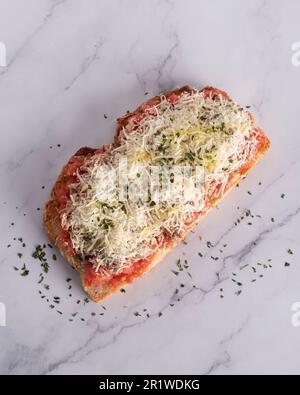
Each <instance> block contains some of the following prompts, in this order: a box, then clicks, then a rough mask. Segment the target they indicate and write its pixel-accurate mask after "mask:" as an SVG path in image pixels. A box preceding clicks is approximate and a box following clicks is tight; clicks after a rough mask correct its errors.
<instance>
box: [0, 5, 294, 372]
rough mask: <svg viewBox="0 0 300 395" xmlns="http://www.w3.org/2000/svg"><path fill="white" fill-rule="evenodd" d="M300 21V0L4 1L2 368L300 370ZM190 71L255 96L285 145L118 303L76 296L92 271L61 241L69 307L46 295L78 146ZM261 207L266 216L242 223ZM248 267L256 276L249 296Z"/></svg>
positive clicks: (57, 266)
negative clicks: (45, 258) (51, 197)
mask: <svg viewBox="0 0 300 395" xmlns="http://www.w3.org/2000/svg"><path fill="white" fill-rule="evenodd" d="M299 18H300V2H299V0H289V1H283V0H265V1H262V0H244V1H238V0H228V1H226V2H225V1H221V0H210V1H208V0H186V1H184V0H165V1H163V0H160V1H159V0H157V1H156V0H74V1H73V0H72V1H71V0H27V1H26V2H25V1H21V0H0V41H2V42H4V43H5V44H6V47H7V67H6V68H3V67H2V68H0V125H1V126H0V135H1V146H0V179H1V183H0V196H1V206H0V207H1V208H0V210H1V211H0V215H1V229H0V240H1V247H0V302H2V303H5V305H6V310H7V326H6V327H0V350H1V352H0V373H9V374H16V373H26V374H27V373H29V374H32V373H38V374H45V373H48V374H64V373H71V374H79V373H81V374H87V373H92V374H108V373H110V374H117V373H119V374H126V373H127V374H129V373H130V374H134V373H145V374H148V373H161V374H162V373H177V374H184V373H186V374H187V373H195V374H206V373H210V374H242V373H246V374H247V373H248V374H249V373H271V374H275V373H298V374H299V373H300V328H296V327H293V326H292V324H291V317H292V311H291V306H292V305H293V303H295V302H299V301H300V266H299V256H300V247H299V241H300V236H299V226H300V202H299V193H300V187H299V177H300V162H299V150H300V117H299V113H300V112H299V110H300V108H299V104H300V103H299V98H300V67H295V66H293V65H292V60H291V59H292V50H291V46H292V44H293V43H294V42H299V41H300V28H299ZM186 83H188V84H191V85H194V86H198V87H202V86H205V85H214V86H217V87H219V88H223V89H225V90H227V91H228V92H229V93H230V94H231V95H232V96H233V97H234V98H235V99H236V100H238V101H239V102H241V103H242V104H244V105H251V106H252V110H253V112H254V113H255V115H256V116H257V118H258V121H259V124H260V125H261V126H262V127H263V128H264V129H265V130H266V131H267V133H268V134H269V136H270V138H271V140H272V142H273V146H272V150H271V151H270V153H269V154H268V155H267V157H266V158H265V159H264V160H263V161H262V162H261V163H260V164H259V166H258V167H257V168H256V169H255V170H254V171H253V172H252V173H251V175H250V176H249V177H248V178H247V180H246V181H244V182H243V183H242V184H241V186H240V188H239V189H236V190H235V191H234V192H233V193H232V194H231V196H230V198H228V199H227V200H225V201H224V202H223V203H222V204H221V205H220V207H219V209H218V210H215V211H214V212H213V213H211V214H210V215H209V216H208V217H207V218H206V219H205V220H203V221H202V223H201V224H200V226H199V227H198V228H197V231H196V232H195V233H194V234H192V235H191V236H190V237H189V238H188V240H187V241H188V244H187V245H182V246H181V247H179V248H178V249H177V250H176V251H174V252H173V253H172V254H171V255H170V256H169V257H168V258H167V259H166V260H165V261H164V263H163V264H161V265H160V266H159V267H158V268H157V269H156V270H155V271H153V272H152V273H150V274H149V275H147V276H146V277H145V278H144V279H142V280H140V281H138V282H136V283H135V284H134V285H133V286H132V287H130V288H129V289H128V291H127V293H126V294H118V295H116V296H114V297H112V298H110V299H108V300H107V301H106V302H105V303H104V304H103V305H104V307H105V308H106V310H104V309H103V307H101V306H97V305H92V303H89V304H88V305H85V306H83V303H82V302H81V303H80V304H79V305H77V304H76V300H77V299H80V300H82V299H83V298H84V297H85V295H84V294H83V291H82V290H81V288H80V286H79V280H78V278H77V276H76V274H75V273H73V271H72V270H71V269H70V268H69V267H68V265H66V264H65V263H64V262H63V259H61V258H58V260H57V261H56V262H53V261H52V259H51V251H50V250H49V253H50V255H49V256H50V259H49V262H50V263H51V265H50V272H49V274H48V275H47V276H46V279H45V283H47V284H49V285H50V290H49V291H46V290H43V292H45V293H46V294H47V295H49V296H50V297H53V296H56V295H58V296H60V297H61V298H62V302H61V304H60V305H59V306H58V308H59V309H60V310H61V311H62V312H63V315H62V316H61V315H59V314H58V313H57V312H56V311H55V310H56V309H54V310H51V309H50V308H49V307H48V303H47V302H46V301H45V300H42V299H40V295H39V294H38V291H39V289H43V288H42V285H38V284H37V281H38V275H39V273H40V268H39V264H38V263H37V262H36V261H34V260H33V259H32V258H31V253H32V250H33V248H34V246H35V245H36V244H39V243H44V242H46V237H45V235H44V232H43V228H42V211H38V210H37V208H38V207H42V206H43V205H44V203H45V201H46V199H47V197H48V194H49V191H50V188H51V185H52V183H53V182H54V180H55V178H56V176H57V174H58V171H59V169H60V168H61V166H62V165H63V163H64V162H65V161H66V159H67V158H68V157H69V156H70V155H71V154H72V153H73V152H74V151H75V150H76V149H77V148H79V147H81V146H84V145H88V146H92V147H95V146H96V147H97V146H100V145H102V144H103V143H108V142H110V141H111V139H112V135H113V130H114V125H115V119H116V118H117V117H118V116H119V115H122V114H123V113H124V112H126V110H127V109H134V107H135V106H136V105H138V104H139V103H140V102H141V101H142V100H144V98H145V92H149V95H153V94H157V93H158V92H160V91H161V90H164V89H168V88H173V87H176V86H180V85H182V84H186ZM104 114H106V115H107V119H105V117H104ZM57 144H61V147H57ZM50 146H53V148H52V149H51V148H50ZM259 182H261V183H262V185H259ZM43 185H44V186H45V189H42V186H43ZM248 191H251V193H252V195H250V194H249V193H248ZM283 193H284V194H285V195H286V196H285V198H284V199H282V198H281V195H282V194H283ZM237 206H239V207H240V209H239V210H238V209H237ZM246 209H251V211H252V212H253V214H254V215H261V216H262V218H259V217H256V216H255V218H253V219H251V222H252V223H253V225H252V226H250V225H248V224H247V223H248V222H250V220H249V218H246V219H245V220H244V221H242V223H241V224H239V225H238V226H237V227H236V226H234V222H235V221H236V219H237V218H238V217H239V216H241V215H242V212H243V210H246ZM24 214H26V216H24ZM271 218H274V222H272V220H271ZM12 222H14V225H11V223H12ZM199 235H202V237H203V240H202V241H201V240H200V239H199ZM14 237H16V238H18V237H23V238H24V241H25V242H26V248H22V246H21V244H20V243H19V242H18V241H14V240H13V238H14ZM207 241H211V242H212V243H213V244H214V245H215V247H213V248H210V249H209V248H207V246H206V242H207ZM8 244H11V245H12V246H11V247H10V248H7V245H8ZM224 244H228V246H227V247H226V248H223V247H222V246H223V245H224ZM220 249H223V253H221V252H220V251H219V250H220ZM288 249H292V251H293V252H294V254H293V255H289V254H288V253H287V250H288ZM199 251H201V252H202V253H203V254H204V257H203V258H202V259H201V258H200V257H199V256H198V252H199ZM19 252H21V253H23V256H22V258H21V259H20V258H19V257H18V256H17V253H19ZM183 254H185V255H183ZM211 256H219V257H220V259H219V260H218V261H214V260H212V259H211V258H210V257H211ZM178 257H181V258H183V259H187V260H188V262H189V265H190V268H189V270H190V272H191V274H192V279H191V278H190V277H189V276H188V275H187V274H186V273H182V274H181V275H180V276H175V275H174V274H173V273H172V272H171V270H172V269H175V268H176V266H175V262H176V260H177V259H178ZM268 259H272V263H271V264H272V266H273V267H272V269H263V268H259V269H258V273H257V274H254V273H253V271H252V269H251V267H250V266H252V265H257V263H258V262H260V263H268ZM286 261H288V262H290V264H291V266H290V267H284V263H285V262H286ZM23 262H25V263H26V265H27V267H28V268H29V269H30V274H29V275H28V276H27V277H24V278H23V277H21V276H20V274H19V272H15V271H14V270H13V266H18V267H20V266H21V265H22V264H23ZM246 264H248V265H250V266H249V267H247V268H246V269H244V270H243V271H240V269H239V267H240V266H243V265H246ZM233 271H234V272H236V273H237V274H238V281H242V282H243V287H242V290H243V292H242V294H241V295H240V296H237V295H235V292H236V290H237V289H238V288H239V287H238V286H236V285H235V284H234V283H233V282H232V280H231V279H232V278H234V276H233V275H232V274H231V273H232V272H233ZM261 273H263V274H264V278H259V274H261ZM68 277H72V278H73V281H72V284H73V289H72V295H73V297H72V298H69V297H68V293H69V292H70V291H68V290H67V283H66V282H65V279H66V278H68ZM253 278H257V279H258V280H257V282H256V283H251V281H252V279H253ZM180 284H184V285H185V287H184V288H181V287H180ZM193 285H195V288H193ZM176 288H178V289H179V294H178V295H175V289H176ZM220 288H223V289H224V291H223V294H224V296H225V297H224V299H221V298H220ZM178 297H179V298H180V300H181V301H180V302H177V301H176V300H177V298H178ZM174 301H175V302H174ZM173 302H174V303H175V306H174V307H170V306H169V304H170V303H171V304H172V303H173ZM145 308H147V309H148V310H147V312H149V315H150V318H147V317H146V312H143V309H145ZM76 311H78V312H79V317H76V319H75V320H74V322H69V321H68V319H69V318H70V316H71V314H72V313H74V312H76ZM93 311H94V312H96V313H97V315H96V316H95V317H92V316H91V312H93ZM136 311H138V312H140V314H141V316H135V314H134V313H135V312H136ZM159 312H162V313H163V315H162V316H161V317H159V316H158V313H159ZM100 313H104V315H103V316H100V315H99V314H100ZM80 317H83V318H85V319H86V320H85V321H81V320H80Z"/></svg>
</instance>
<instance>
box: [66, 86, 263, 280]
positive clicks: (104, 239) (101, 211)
mask: <svg viewBox="0 0 300 395" xmlns="http://www.w3.org/2000/svg"><path fill="white" fill-rule="evenodd" d="M252 129H253V121H252V118H251V117H250V115H249V113H248V112H247V111H245V110H244V109H242V108H241V107H239V106H238V105H237V104H236V103H235V102H232V101H228V100H225V99H224V98H222V97H220V99H219V100H213V99H212V98H210V97H208V98H205V97H204V95H203V94H202V93H201V92H199V91H195V92H193V93H192V94H188V93H183V94H182V95H181V96H180V98H179V100H178V102H176V103H175V104H171V103H169V102H168V100H167V99H166V98H165V97H164V96H161V99H160V103H159V104H157V105H156V106H154V107H151V108H149V109H148V110H147V111H146V114H145V116H144V117H143V118H142V120H139V122H135V120H134V119H131V120H130V121H129V122H128V124H127V126H126V128H124V129H123V130H122V133H121V143H120V145H119V146H118V147H113V146H111V147H110V149H108V150H107V151H106V152H105V153H104V154H98V155H95V156H93V157H92V158H91V159H89V160H87V161H86V163H85V164H84V166H83V167H82V168H81V169H80V172H78V183H77V184H75V185H72V188H71V194H70V196H71V199H70V203H69V204H68V206H67V209H66V210H65V212H64V213H63V216H62V226H63V228H64V229H66V230H67V231H68V232H69V233H70V236H71V240H72V244H73V247H74V249H75V251H76V253H77V254H80V255H81V256H82V258H83V259H87V258H88V259H89V261H90V262H92V263H93V264H94V266H95V268H96V270H100V269H101V270H103V271H107V272H109V273H118V272H120V271H122V270H123V269H124V268H125V267H126V266H128V265H130V264H131V263H132V262H134V261H137V260H139V259H145V258H147V257H149V256H151V254H153V253H154V252H156V251H157V249H158V248H160V249H162V248H165V247H164V243H163V238H164V236H165V235H167V236H169V237H171V238H173V239H174V238H177V237H180V236H181V235H182V234H183V232H184V231H185V230H186V228H187V225H186V224H187V223H188V222H191V221H193V218H194V216H193V213H194V212H195V211H197V212H200V211H201V210H202V209H203V208H205V206H206V203H207V202H206V200H207V199H208V198H211V197H212V196H213V195H214V193H216V192H215V191H216V187H217V186H220V185H221V191H220V190H219V192H218V193H223V192H224V188H225V186H226V183H227V181H228V177H229V175H230V174H231V173H232V172H234V171H235V170H237V169H239V168H240V167H241V166H242V165H243V164H244V163H245V162H246V161H247V160H249V158H250V157H251V156H252V155H253V147H254V144H253V142H254V138H255V137H253V133H252V134H250V132H251V130H252ZM251 136H252V137H251ZM182 167H185V168H187V169H189V171H191V172H192V174H194V175H195V169H201V170H202V171H203V172H204V174H205V178H204V179H203V178H201V179H200V183H198V184H197V189H196V192H197V193H196V195H195V193H194V192H195V182H194V178H192V177H191V176H190V177H188V178H187V179H184V180H182V178H180V177H181V176H180V171H178V174H177V171H176V169H181V168H182ZM122 168H123V170H124V169H127V170H128V171H127V175H126V177H125V176H124V177H125V179H124V180H125V181H126V182H128V185H129V188H130V191H131V192H134V191H138V190H140V192H141V194H139V195H138V198H136V199H132V198H131V199H127V200H126V199H124V196H125V197H126V188H125V189H123V190H122V189H121V190H118V188H117V186H118V183H121V181H122V177H123V176H122V174H123V173H122V171H120V169H122ZM162 168H163V169H164V171H166V169H167V170H168V169H169V170H170V171H171V173H173V174H172V177H173V182H169V181H168V180H170V177H169V176H170V173H169V174H167V177H166V180H167V182H166V183H165V184H162V179H163V178H162V176H158V177H160V178H156V179H158V180H160V181H159V187H160V188H162V186H163V187H164V193H165V195H164V196H166V197H170V196H172V199H171V201H170V199H160V200H159V201H155V198H154V197H153V196H154V195H153V194H152V196H150V197H149V188H150V187H149V186H151V185H152V184H153V177H154V175H155V171H158V170H157V169H159V170H161V169H162ZM158 173H159V171H158ZM124 180H123V181H124ZM182 182H184V183H183V184H182ZM182 185H183V189H184V199H182ZM150 189H151V188H150ZM130 197H131V196H130Z"/></svg>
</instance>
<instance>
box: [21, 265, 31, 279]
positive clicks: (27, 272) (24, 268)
mask: <svg viewBox="0 0 300 395" xmlns="http://www.w3.org/2000/svg"><path fill="white" fill-rule="evenodd" d="M28 274H29V270H28V269H27V267H26V265H25V263H24V265H23V266H22V269H21V276H22V277H26V276H28Z"/></svg>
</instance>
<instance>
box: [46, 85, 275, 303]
mask: <svg viewBox="0 0 300 395" xmlns="http://www.w3.org/2000/svg"><path fill="white" fill-rule="evenodd" d="M193 91H194V89H192V88H190V87H189V86H184V87H182V88H179V89H176V90H173V91H169V92H165V93H162V94H160V95H158V96H155V97H153V98H151V99H150V100H148V101H146V102H145V103H143V104H142V105H140V106H139V107H138V108H137V109H136V110H135V111H133V112H131V113H129V114H126V115H125V116H124V117H121V118H119V119H118V120H117V128H116V135H115V139H114V144H113V146H118V145H119V144H120V140H121V133H122V130H123V128H124V127H125V126H126V125H127V124H128V122H130V120H131V119H132V118H133V117H135V116H136V115H138V114H140V113H142V112H144V111H145V109H146V108H149V107H150V106H152V105H155V104H158V103H159V101H160V98H161V96H162V95H164V96H165V97H166V98H168V97H170V96H171V95H173V94H176V95H180V94H181V93H183V92H187V93H192V92H193ZM202 91H206V92H207V93H208V94H210V95H213V97H214V95H215V96H218V95H222V96H223V97H224V98H226V99H227V100H231V99H230V97H229V96H228V95H227V93H226V92H224V91H220V90H218V89H215V88H211V87H208V88H204V89H203V90H202ZM249 116H250V117H251V119H252V121H253V122H254V118H253V116H252V114H250V113H249ZM269 148H270V141H269V140H268V138H267V137H265V140H264V142H263V144H262V145H261V146H260V149H259V150H258V151H257V152H256V155H255V157H254V158H253V159H252V160H251V161H249V163H248V164H247V165H246V166H244V167H243V169H242V171H240V172H239V173H237V174H235V175H234V176H233V178H232V179H231V182H230V185H229V186H228V189H227V192H226V193H225V195H227V194H228V193H229V192H230V190H232V188H234V187H235V186H236V185H237V184H238V183H239V182H240V181H241V179H242V178H244V177H245V175H246V174H247V173H248V172H249V171H250V170H251V169H252V168H253V167H254V166H255V165H256V163H257V162H258V161H259V160H260V159H261V158H262V157H263V156H264V154H265V153H266V152H267V151H268V149H269ZM96 151H98V152H99V150H96V149H93V148H88V147H84V148H81V149H80V150H79V151H77V152H76V154H75V155H74V156H73V157H72V158H71V159H70V161H69V162H68V164H69V163H70V162H71V161H72V160H74V159H76V158H78V157H80V158H81V159H83V160H84V158H87V157H90V156H92V155H94V154H95V152H96ZM68 164H67V165H66V166H64V167H63V169H62V171H61V173H60V175H59V177H58V179H57V181H56V183H55V185H54V187H53V189H52V192H51V197H50V200H49V201H48V203H47V204H46V207H45V211H44V226H45V230H46V232H47V234H48V237H49V239H50V240H51V242H52V243H53V244H54V245H55V246H56V247H57V248H58V249H59V251H60V252H61V254H62V255H63V256H64V257H65V259H66V260H67V261H68V262H69V263H70V265H71V266H72V267H73V268H74V269H76V270H77V271H78V272H79V273H80V274H81V279H82V284H83V287H84V289H85V291H86V292H87V293H88V295H89V296H90V298H91V299H92V300H93V301H95V302H100V301H101V300H103V299H104V298H106V297H108V296H110V295H111V294H113V293H115V292H116V291H118V290H119V289H120V288H122V287H124V286H126V285H128V284H129V283H131V282H132V281H133V280H135V279H136V278H137V277H142V276H143V275H144V274H145V273H146V272H148V271H150V270H151V269H153V268H154V267H155V266H156V265H157V264H158V263H159V262H160V261H161V260H162V259H163V258H164V256H165V255H167V253H168V252H169V251H171V250H172V249H173V248H174V247H175V246H176V245H178V244H179V243H180V242H181V241H182V240H183V239H184V238H185V237H186V236H187V234H188V233H189V232H190V231H191V230H192V229H193V228H194V227H195V226H196V225H197V224H198V222H199V221H200V220H201V218H203V217H204V216H205V215H206V214H207V213H208V212H209V211H210V210H211V209H213V208H214V207H215V206H216V205H217V204H218V203H219V202H220V201H221V200H222V199H223V198H224V197H225V195H223V196H222V197H220V198H217V199H214V200H213V201H211V202H210V206H209V207H208V210H206V212H205V214H204V215H202V216H201V217H200V218H198V220H197V221H195V222H194V223H193V224H192V225H191V226H190V227H189V229H188V230H187V231H186V233H185V234H184V235H183V237H182V238H181V239H180V240H177V241H176V243H174V245H173V246H172V247H170V248H168V249H165V250H164V251H160V252H157V254H156V255H154V257H153V258H152V259H151V262H150V263H149V265H147V266H146V267H145V268H144V270H143V271H141V272H140V273H139V275H138V276H137V277H136V278H132V279H131V280H130V281H128V280H127V279H126V278H125V279H124V281H123V282H122V283H119V284H118V286H110V285H106V284H105V285H101V286H97V285H92V286H86V285H85V282H84V263H83V262H82V260H81V259H80V258H78V257H74V256H70V254H69V253H68V251H67V249H66V245H65V243H64V242H63V241H61V240H60V238H59V237H58V236H59V233H60V231H61V229H62V228H61V221H60V216H59V211H58V202H57V198H56V195H57V194H56V192H57V191H58V190H59V188H60V187H61V185H62V184H64V183H65V182H66V181H65V172H66V168H67V166H68Z"/></svg>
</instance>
